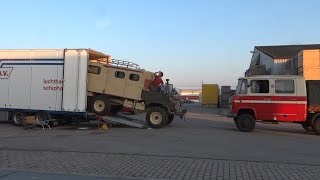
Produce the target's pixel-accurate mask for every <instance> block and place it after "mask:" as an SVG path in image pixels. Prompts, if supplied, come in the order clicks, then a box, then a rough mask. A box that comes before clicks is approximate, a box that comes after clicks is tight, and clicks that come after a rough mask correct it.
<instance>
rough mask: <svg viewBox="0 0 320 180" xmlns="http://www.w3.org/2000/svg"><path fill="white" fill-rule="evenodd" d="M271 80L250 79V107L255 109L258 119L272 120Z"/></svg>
mask: <svg viewBox="0 0 320 180" xmlns="http://www.w3.org/2000/svg"><path fill="white" fill-rule="evenodd" d="M270 89H271V88H270V80H268V79H254V80H251V81H250V99H249V103H250V107H251V108H252V109H254V110H255V114H256V119H257V120H272V115H273V114H272V95H273V92H272V91H271V90H270Z"/></svg>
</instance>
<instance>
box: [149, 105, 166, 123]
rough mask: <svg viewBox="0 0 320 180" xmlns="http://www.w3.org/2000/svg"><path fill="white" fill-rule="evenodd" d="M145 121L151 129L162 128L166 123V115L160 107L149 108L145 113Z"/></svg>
mask: <svg viewBox="0 0 320 180" xmlns="http://www.w3.org/2000/svg"><path fill="white" fill-rule="evenodd" d="M146 120H147V123H148V124H149V126H151V127H152V128H162V127H163V126H165V125H166V124H167V122H168V114H167V112H166V111H165V110H164V109H163V108H161V107H151V108H150V109H149V110H148V112H147V116H146Z"/></svg>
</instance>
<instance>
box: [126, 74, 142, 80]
mask: <svg viewBox="0 0 320 180" xmlns="http://www.w3.org/2000/svg"><path fill="white" fill-rule="evenodd" d="M129 79H130V80H131V81H139V79H140V76H139V75H138V74H130V75H129Z"/></svg>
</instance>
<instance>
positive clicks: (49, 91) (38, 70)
mask: <svg viewBox="0 0 320 180" xmlns="http://www.w3.org/2000/svg"><path fill="white" fill-rule="evenodd" d="M90 58H91V59H99V58H110V56H108V55H105V54H103V53H100V52H97V51H94V50H91V49H47V50H46V49H44V50H36V49H33V50H30V49H29V50H28V49H25V50H0V87H1V88H0V108H1V109H4V110H5V111H8V110H15V109H24V110H33V111H34V110H36V111H38V110H44V111H50V112H54V111H55V112H57V111H68V112H77V113H79V112H80V113H83V112H86V106H87V69H88V62H89V59H90ZM6 109H7V110H6Z"/></svg>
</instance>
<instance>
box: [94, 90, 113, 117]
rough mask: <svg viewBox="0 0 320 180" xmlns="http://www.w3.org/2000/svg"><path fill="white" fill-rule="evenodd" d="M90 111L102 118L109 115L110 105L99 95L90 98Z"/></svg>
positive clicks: (105, 98) (106, 99)
mask: <svg viewBox="0 0 320 180" xmlns="http://www.w3.org/2000/svg"><path fill="white" fill-rule="evenodd" d="M90 109H91V111H92V112H93V113H96V114H99V115H102V116H104V115H107V114H109V113H110V110H111V105H110V102H109V100H108V98H107V97H105V96H101V95H100V96H95V97H93V98H92V101H91V105H90Z"/></svg>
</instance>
